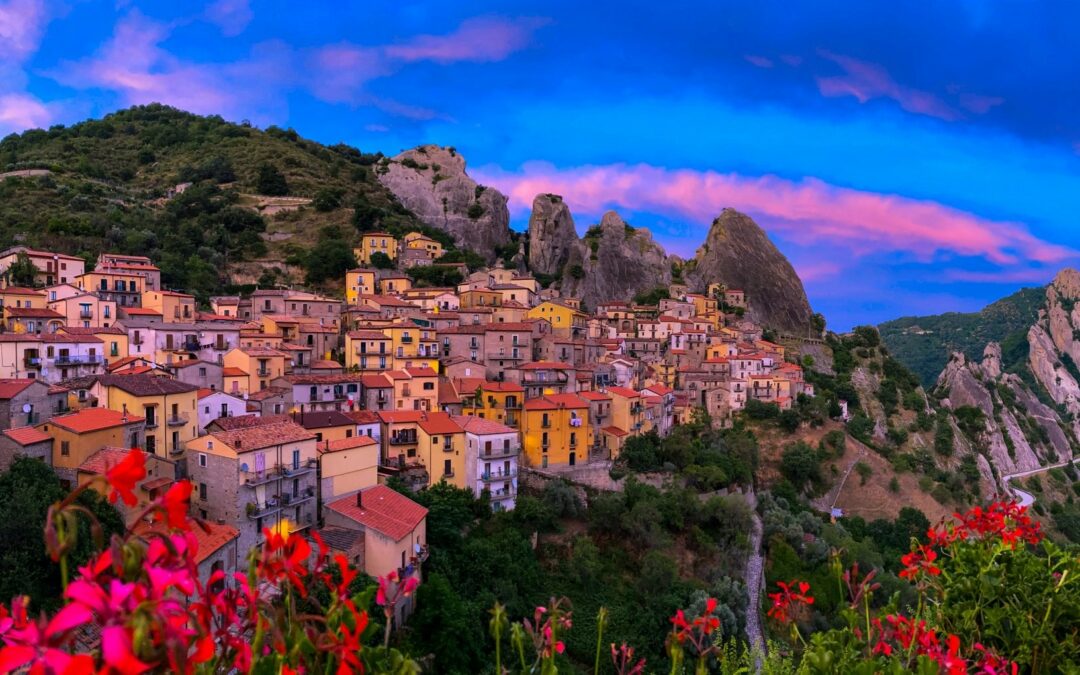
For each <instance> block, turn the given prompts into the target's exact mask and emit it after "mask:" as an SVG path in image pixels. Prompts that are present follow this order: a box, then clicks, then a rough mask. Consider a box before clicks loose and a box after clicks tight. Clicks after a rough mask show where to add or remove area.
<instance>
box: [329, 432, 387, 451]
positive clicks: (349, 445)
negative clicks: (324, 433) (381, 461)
mask: <svg viewBox="0 0 1080 675" xmlns="http://www.w3.org/2000/svg"><path fill="white" fill-rule="evenodd" d="M378 444H379V442H378V441H376V440H375V439H374V438H372V437H371V436H364V435H360V436H353V437H352V438H339V439H337V440H336V441H330V442H329V443H320V444H319V452H320V453H322V454H326V453H328V452H341V451H342V450H353V449H355V448H364V447H367V446H369V445H376V446H377V445H378Z"/></svg>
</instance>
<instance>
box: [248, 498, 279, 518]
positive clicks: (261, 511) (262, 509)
mask: <svg viewBox="0 0 1080 675" xmlns="http://www.w3.org/2000/svg"><path fill="white" fill-rule="evenodd" d="M279 509H281V506H280V504H278V500H276V499H273V498H271V499H267V500H266V502H265V503H263V504H259V503H258V502H248V505H247V507H246V508H245V511H246V512H247V517H248V520H256V519H258V518H264V517H266V516H267V515H269V514H271V513H275V512H276V511H278V510H279Z"/></svg>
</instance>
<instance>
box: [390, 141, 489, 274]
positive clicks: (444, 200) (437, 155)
mask: <svg viewBox="0 0 1080 675" xmlns="http://www.w3.org/2000/svg"><path fill="white" fill-rule="evenodd" d="M377 174H378V176H379V182H380V183H382V184H383V185H384V186H385V187H386V188H387V189H389V190H390V191H391V192H393V193H394V195H395V196H396V197H397V198H398V201H400V202H401V203H402V204H403V205H404V206H405V207H406V208H407V209H409V210H410V211H412V212H413V213H414V214H416V216H417V217H418V218H420V220H421V221H422V222H424V223H425V224H427V225H430V226H432V227H437V228H440V229H442V230H446V231H447V232H448V233H450V234H451V235H452V236H453V237H454V240H455V241H456V242H457V243H458V244H459V245H460V246H463V247H464V248H468V249H472V250H473V251H475V252H477V253H479V254H480V255H483V256H485V257H486V258H488V260H489V261H490V260H494V259H495V255H496V252H495V249H496V247H497V246H503V245H505V244H507V243H508V242H509V241H510V212H509V210H508V209H507V208H506V197H505V196H504V195H503V194H502V193H500V192H499V191H498V190H495V189H492V188H485V187H484V186H482V185H477V183H476V181H474V180H473V179H472V178H469V176H468V174H466V173H465V158H464V157H462V156H461V155H460V154H458V153H457V152H456V151H455V150H454V149H452V148H442V147H439V146H437V145H423V146H420V147H418V148H415V149H413V150H406V151H405V152H403V153H401V154H400V155H397V156H396V157H394V158H393V159H391V160H389V161H387V162H384V163H382V164H380V165H379V166H378V168H377Z"/></svg>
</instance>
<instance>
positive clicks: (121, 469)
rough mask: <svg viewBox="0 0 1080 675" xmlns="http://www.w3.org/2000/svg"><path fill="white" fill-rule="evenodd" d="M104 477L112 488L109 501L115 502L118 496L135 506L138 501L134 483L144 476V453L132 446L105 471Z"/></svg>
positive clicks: (129, 504)
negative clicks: (114, 464)
mask: <svg viewBox="0 0 1080 675" xmlns="http://www.w3.org/2000/svg"><path fill="white" fill-rule="evenodd" d="M105 478H106V480H108V481H109V486H110V487H111V488H112V489H111V490H109V503H111V504H115V503H116V500H117V498H120V499H122V500H123V501H124V503H125V504H127V505H128V506H135V504H136V503H138V500H137V499H136V498H135V484H136V483H138V482H139V481H141V480H142V479H144V478H146V453H144V452H143V451H142V450H139V449H138V448H132V449H131V451H130V452H128V454H127V455H125V456H124V459H122V460H120V462H119V463H117V464H116V466H114V467H112V468H111V469H109V470H108V471H106V472H105Z"/></svg>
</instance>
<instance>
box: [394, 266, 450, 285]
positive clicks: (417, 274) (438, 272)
mask: <svg viewBox="0 0 1080 675" xmlns="http://www.w3.org/2000/svg"><path fill="white" fill-rule="evenodd" d="M405 274H407V275H408V276H409V278H410V279H412V280H413V284H414V285H415V286H416V287H417V288H425V287H436V288H443V287H451V288H453V287H456V286H457V285H458V284H460V283H461V282H462V276H461V272H460V271H459V270H457V269H455V268H453V267H437V266H434V265H417V266H416V267H410V268H409V269H407V270H405Z"/></svg>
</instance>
